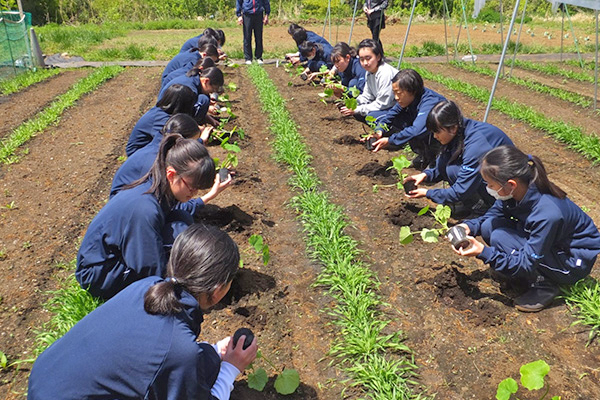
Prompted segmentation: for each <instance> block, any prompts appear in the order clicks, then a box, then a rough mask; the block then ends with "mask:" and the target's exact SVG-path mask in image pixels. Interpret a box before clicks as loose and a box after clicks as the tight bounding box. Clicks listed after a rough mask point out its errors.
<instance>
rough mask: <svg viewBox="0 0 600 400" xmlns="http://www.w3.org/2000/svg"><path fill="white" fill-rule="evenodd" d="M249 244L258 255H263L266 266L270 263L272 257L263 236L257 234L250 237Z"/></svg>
mask: <svg viewBox="0 0 600 400" xmlns="http://www.w3.org/2000/svg"><path fill="white" fill-rule="evenodd" d="M248 242H249V243H250V245H251V246H252V247H254V250H255V251H256V252H257V253H258V254H261V255H262V259H263V264H264V265H265V266H266V265H267V264H268V263H269V260H270V259H271V255H270V254H269V245H268V244H266V243H265V242H264V240H263V237H262V236H261V235H257V234H255V235H252V236H250V239H248Z"/></svg>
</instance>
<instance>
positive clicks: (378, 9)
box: [238, 0, 388, 50]
mask: <svg viewBox="0 0 600 400" xmlns="http://www.w3.org/2000/svg"><path fill="white" fill-rule="evenodd" d="M238 2H239V1H238ZM387 6H388V0H365V5H364V6H363V11H364V12H365V14H367V26H368V27H369V29H370V30H371V34H372V35H373V40H374V41H376V42H378V43H379V46H380V47H381V50H383V44H382V43H381V40H380V39H379V34H380V33H381V30H382V29H383V28H385V15H384V13H383V10H385V9H386V8H387Z"/></svg>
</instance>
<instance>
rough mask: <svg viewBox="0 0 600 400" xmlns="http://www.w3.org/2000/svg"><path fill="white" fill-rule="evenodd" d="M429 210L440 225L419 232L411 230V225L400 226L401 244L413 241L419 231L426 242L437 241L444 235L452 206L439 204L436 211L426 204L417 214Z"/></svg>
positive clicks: (422, 213)
mask: <svg viewBox="0 0 600 400" xmlns="http://www.w3.org/2000/svg"><path fill="white" fill-rule="evenodd" d="M427 212H431V214H433V218H435V222H437V223H438V224H439V225H440V227H439V228H433V229H428V228H423V229H422V230H420V231H418V232H411V230H410V227H409V226H403V227H401V228H400V243H401V244H409V243H411V242H412V241H413V239H414V235H415V234H417V233H419V234H421V238H422V239H423V241H424V242H427V243H437V242H438V238H439V237H440V235H443V234H444V233H446V231H448V220H449V219H450V214H451V213H452V211H451V209H450V207H448V206H444V205H442V204H438V205H437V207H436V208H435V212H434V211H432V210H431V209H430V208H429V206H425V207H423V208H422V209H420V210H419V212H418V214H417V215H424V214H425V213H427Z"/></svg>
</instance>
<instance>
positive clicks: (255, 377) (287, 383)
mask: <svg viewBox="0 0 600 400" xmlns="http://www.w3.org/2000/svg"><path fill="white" fill-rule="evenodd" d="M260 359H263V360H265V362H266V363H267V364H269V365H270V366H271V367H272V368H273V369H274V370H275V371H278V368H277V367H276V366H275V365H274V364H273V363H272V362H271V361H269V359H268V358H266V357H265V356H264V355H263V353H262V352H261V351H260V350H259V351H258V353H257V355H256V360H260ZM256 360H255V362H256ZM250 371H251V372H250V373H249V374H248V387H249V388H251V389H254V390H258V391H259V392H262V391H263V390H264V388H265V385H266V384H267V382H268V380H269V377H268V375H267V371H265V369H264V368H256V369H255V368H254V363H252V364H250ZM298 386H300V375H299V374H298V371H296V370H295V369H288V368H284V369H283V371H281V373H280V374H279V375H277V378H276V379H275V390H276V391H277V393H279V394H283V395H286V394H292V393H294V392H295V391H296V389H298Z"/></svg>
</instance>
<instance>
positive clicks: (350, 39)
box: [348, 0, 358, 46]
mask: <svg viewBox="0 0 600 400" xmlns="http://www.w3.org/2000/svg"><path fill="white" fill-rule="evenodd" d="M356 7H358V0H355V1H354V12H353V13H352V23H351V24H350V36H348V45H349V46H352V43H351V41H352V30H353V29H354V21H355V20H356Z"/></svg>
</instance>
